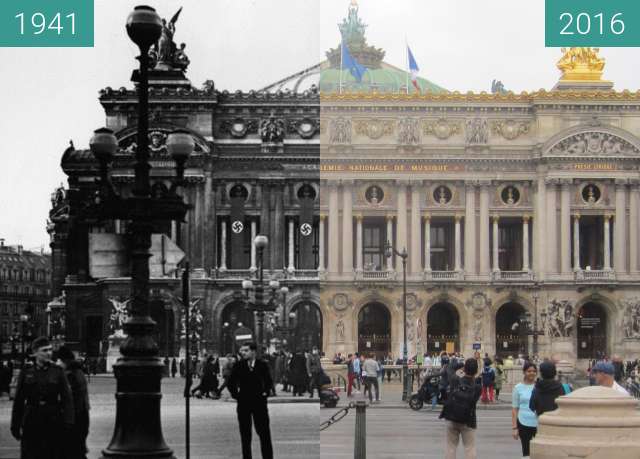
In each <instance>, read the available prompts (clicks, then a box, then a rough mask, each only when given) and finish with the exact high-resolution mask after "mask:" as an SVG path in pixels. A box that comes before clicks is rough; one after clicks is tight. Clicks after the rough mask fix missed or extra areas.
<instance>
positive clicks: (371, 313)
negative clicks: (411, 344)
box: [358, 303, 391, 358]
mask: <svg viewBox="0 0 640 459" xmlns="http://www.w3.org/2000/svg"><path fill="white" fill-rule="evenodd" d="M358 352H359V353H363V352H364V353H367V354H375V356H376V358H378V357H386V356H387V355H389V354H390V353H391V314H389V310H388V309H387V307H386V306H385V305H383V304H382V303H369V304H367V305H366V306H365V307H363V308H362V309H360V312H359V313H358Z"/></svg>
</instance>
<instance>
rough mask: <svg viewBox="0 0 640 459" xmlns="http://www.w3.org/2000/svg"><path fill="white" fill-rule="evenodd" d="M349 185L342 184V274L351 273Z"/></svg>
mask: <svg viewBox="0 0 640 459" xmlns="http://www.w3.org/2000/svg"><path fill="white" fill-rule="evenodd" d="M352 207H353V204H352V197H351V183H350V182H342V272H343V273H344V274H348V273H351V272H353V210H352Z"/></svg>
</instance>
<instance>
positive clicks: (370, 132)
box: [354, 119, 395, 140]
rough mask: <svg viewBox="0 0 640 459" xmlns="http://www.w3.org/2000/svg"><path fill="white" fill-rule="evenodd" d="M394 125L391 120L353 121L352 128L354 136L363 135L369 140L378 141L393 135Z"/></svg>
mask: <svg viewBox="0 0 640 459" xmlns="http://www.w3.org/2000/svg"><path fill="white" fill-rule="evenodd" d="M394 125H395V123H394V122H393V121H391V120H376V119H366V120H355V122H354V127H355V131H356V134H358V135H364V136H367V137H368V138H370V139H371V140H378V139H380V138H382V137H385V136H389V135H392V134H393V131H394Z"/></svg>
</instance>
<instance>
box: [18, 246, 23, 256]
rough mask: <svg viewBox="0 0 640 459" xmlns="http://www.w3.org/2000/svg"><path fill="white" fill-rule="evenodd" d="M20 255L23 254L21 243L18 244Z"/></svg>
mask: <svg viewBox="0 0 640 459" xmlns="http://www.w3.org/2000/svg"><path fill="white" fill-rule="evenodd" d="M18 255H22V246H21V245H19V246H18Z"/></svg>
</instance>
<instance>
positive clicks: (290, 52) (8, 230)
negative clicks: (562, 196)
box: [0, 0, 640, 248]
mask: <svg viewBox="0 0 640 459" xmlns="http://www.w3.org/2000/svg"><path fill="white" fill-rule="evenodd" d="M359 3H360V15H361V17H362V18H363V19H364V21H365V22H366V23H367V24H368V25H369V27H368V29H367V38H368V42H369V44H371V45H375V46H377V47H381V48H384V49H385V51H386V53H387V54H386V58H385V60H386V61H387V62H388V63H390V64H394V65H397V66H399V67H404V65H405V64H404V62H405V54H404V53H405V50H404V43H405V39H406V40H407V41H408V43H409V45H410V46H411V49H412V51H413V54H414V56H415V58H416V61H417V62H418V65H419V66H420V70H421V72H420V74H421V76H422V77H424V78H427V79H429V80H431V81H433V82H434V83H436V84H438V85H440V86H443V87H445V88H447V89H449V90H459V91H468V90H472V91H482V90H486V91H489V89H490V84H491V80H492V79H493V78H497V79H500V80H502V81H503V83H504V85H505V86H506V88H507V89H511V90H514V91H518V92H519V91H522V90H528V91H530V90H536V89H539V88H546V89H551V87H552V86H553V85H554V84H555V83H556V81H557V79H558V76H559V73H558V70H557V69H556V67H555V63H556V61H557V60H558V59H559V57H560V51H559V50H558V49H545V47H544V1H543V0H529V1H527V2H524V1H513V0H485V1H482V2H481V1H478V0H445V1H443V0H438V1H435V0H360V2H359ZM95 4H96V17H95V47H94V48H86V49H72V48H60V49H51V48H42V49H27V48H22V49H19V48H16V49H10V48H5V49H0V61H1V62H2V64H3V71H2V74H1V75H0V83H1V84H0V97H1V99H0V100H2V104H3V105H2V107H3V111H2V116H1V117H0V136H1V137H0V138H2V140H3V142H2V147H0V148H1V150H0V151H1V153H2V179H1V181H0V196H1V198H0V238H5V239H6V241H7V243H9V244H18V243H21V244H22V245H24V246H25V247H26V248H35V247H40V246H41V245H45V247H47V246H48V236H47V233H46V230H45V222H46V218H47V215H48V211H49V208H50V201H49V196H50V193H51V192H52V191H53V189H54V188H55V187H56V186H57V185H58V184H60V183H61V182H63V181H64V180H65V176H64V174H63V173H62V172H61V170H60V166H59V164H60V157H61V155H62V152H63V151H64V149H65V148H66V147H67V145H68V142H69V139H73V141H74V143H75V145H76V147H77V148H86V146H87V144H88V141H89V138H90V136H91V132H92V131H93V130H94V129H96V128H97V127H100V126H102V125H103V124H104V112H103V110H102V107H101V106H100V104H99V103H98V100H97V97H98V91H99V90H100V89H101V88H103V87H105V86H112V87H114V88H118V87H120V86H127V87H131V85H132V84H131V83H130V82H129V77H130V76H131V70H132V69H133V68H134V66H135V61H134V57H135V56H136V48H135V46H134V45H133V44H132V43H131V42H130V41H129V39H128V37H127V35H126V32H125V29H124V23H125V20H126V17H127V15H128V13H129V12H130V10H131V9H132V6H133V5H134V4H135V3H134V2H131V0H96V1H95ZM149 4H151V5H152V6H154V7H155V8H156V9H157V10H158V12H159V13H160V15H161V16H163V17H171V16H172V15H173V14H174V13H175V11H176V10H177V9H178V8H179V7H180V6H184V10H183V12H182V15H181V16H180V19H179V21H178V23H177V31H176V35H175V40H176V41H177V42H178V43H180V42H185V43H186V44H187V48H186V51H187V54H188V56H189V58H190V59H191V66H190V67H189V71H188V74H187V76H188V77H189V78H190V79H191V81H192V83H193V84H194V85H195V86H197V87H200V86H201V84H202V83H203V82H204V81H205V80H207V79H213V80H214V81H215V84H216V87H217V88H218V89H221V90H222V89H229V90H235V89H242V90H249V89H259V88H260V87H263V86H266V85H267V84H269V83H271V82H274V81H276V80H278V79H280V78H282V77H284V76H287V75H289V74H292V73H295V72H296V71H298V70H301V69H303V68H305V67H308V66H311V65H313V64H315V63H317V62H319V61H320V60H321V59H323V58H324V52H325V51H326V50H327V49H328V48H330V47H335V46H336V45H337V44H338V43H339V40H340V38H339V33H338V28H337V23H338V22H340V21H341V20H342V18H343V17H344V16H345V15H346V12H347V8H348V5H349V0H209V1H202V0H151V1H150V2H149ZM601 55H602V56H604V57H605V58H606V59H607V66H606V68H605V75H604V76H605V78H607V79H609V80H612V81H613V82H614V83H615V87H616V89H618V90H622V89H631V90H636V89H638V88H639V87H640V85H639V84H638V82H637V77H636V75H638V74H639V73H640V72H639V70H640V68H639V65H638V62H639V59H640V51H639V50H638V49H637V48H630V49H621V48H619V49H614V48H606V49H603V50H602V51H601Z"/></svg>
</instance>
